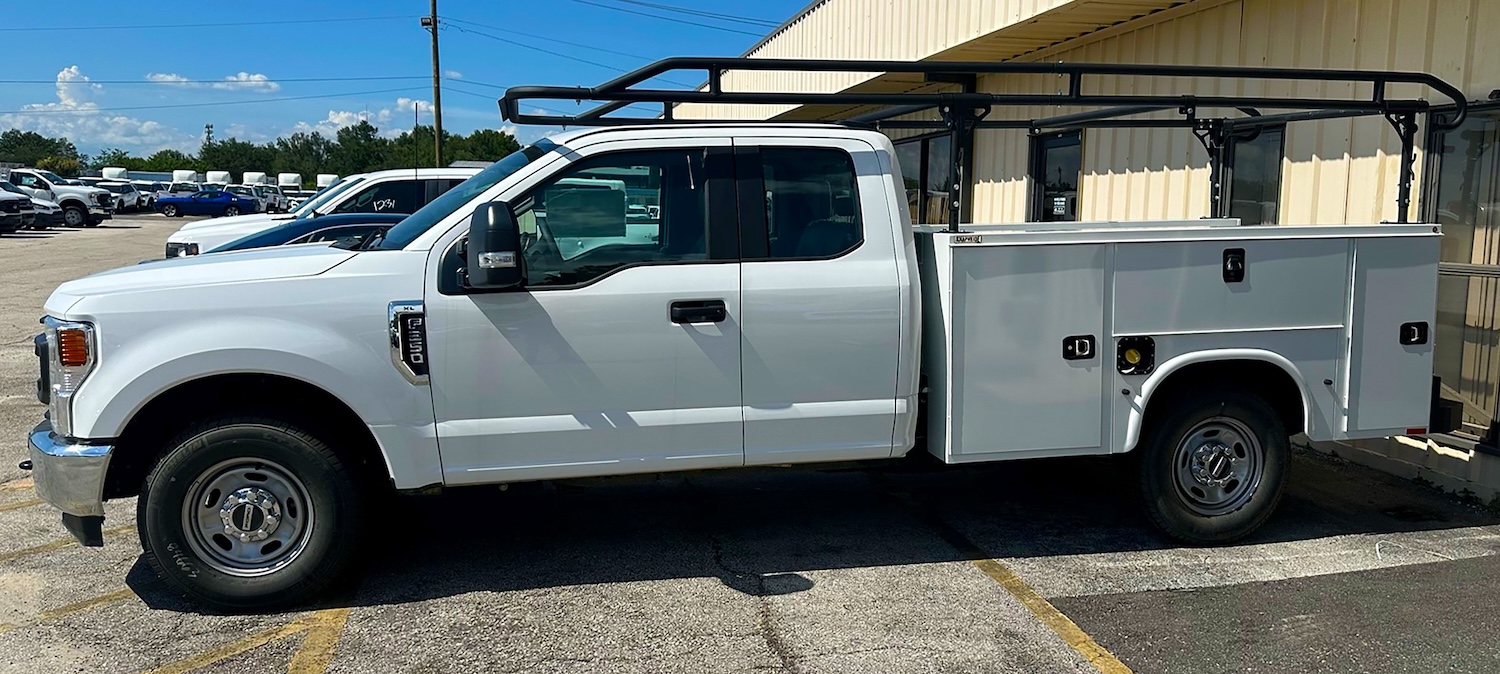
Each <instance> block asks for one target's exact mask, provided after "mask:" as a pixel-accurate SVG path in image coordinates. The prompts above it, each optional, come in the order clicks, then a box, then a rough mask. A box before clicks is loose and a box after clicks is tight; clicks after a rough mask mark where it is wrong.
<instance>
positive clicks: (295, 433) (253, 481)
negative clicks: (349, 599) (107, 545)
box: [136, 418, 361, 611]
mask: <svg viewBox="0 0 1500 674" xmlns="http://www.w3.org/2000/svg"><path fill="white" fill-rule="evenodd" d="M169 446H170V447H173V449H172V450H171V451H169V452H167V454H166V455H165V456H164V457H162V459H161V460H160V461H159V462H158V463H157V464H156V466H155V467H154V468H153V469H152V470H151V473H150V474H149V475H147V476H146V481H145V484H144V485H143V486H142V488H141V495H140V502H139V504H138V509H137V513H136V522H137V527H138V529H139V532H140V538H141V547H142V548H144V549H145V558H146V561H147V562H148V563H149V564H150V565H151V568H152V569H154V570H155V571H156V573H157V574H158V575H160V576H161V578H162V579H163V580H164V581H166V582H167V583H168V584H169V585H171V586H173V587H175V588H177V589H179V590H181V591H182V592H184V593H186V594H187V595H188V596H189V597H191V598H193V599H195V600H197V601H200V602H202V603H204V604H207V605H210V606H213V607H215V608H218V609H222V610H231V611H243V610H259V609H268V608H275V607H284V606H289V605H292V604H299V603H304V602H308V601H311V600H312V599H314V598H315V597H317V595H318V594H319V593H321V592H322V591H323V590H325V589H327V588H328V586H329V585H330V584H331V583H333V582H335V581H336V580H338V579H340V578H341V577H342V576H343V574H344V572H345V570H346V569H347V568H348V566H349V565H350V563H351V562H352V561H353V558H354V552H355V550H356V549H357V548H358V547H359V546H358V545H356V544H355V541H356V540H357V537H358V532H359V531H360V520H361V511H360V506H361V494H360V491H359V489H358V487H357V486H356V484H355V482H354V480H353V479H352V478H351V477H350V475H351V471H350V469H349V467H348V466H347V465H346V463H345V462H344V461H343V460H341V459H340V457H339V456H338V455H337V454H336V453H335V452H334V451H333V450H332V448H330V447H329V445H328V444H327V443H326V442H324V441H323V440H321V439H319V438H318V437H316V436H314V435H313V434H311V433H308V432H307V431H305V430H302V429H300V428H298V427H296V426H293V425H290V424H287V423H285V422H282V421H277V420H273V419H262V418H224V419H217V420H212V421H209V422H206V423H204V424H201V425H199V426H196V427H194V428H193V429H190V430H189V431H187V432H185V433H183V434H181V435H179V436H178V438H177V440H176V441H174V442H173V443H171V444H170V445H169ZM225 473H227V474H229V475H230V476H231V477H227V478H224V479H215V478H214V477H213V476H214V475H220V474H225ZM240 473H243V474H244V477H240V476H239V474H240ZM257 474H259V479H258V481H257V478H256V475H257ZM288 477H289V478H290V481H288ZM242 479H243V480H248V481H244V482H240V480H242ZM237 484H243V485H244V486H242V487H234V485H237ZM277 486H281V487H283V488H286V489H289V490H290V493H291V494H292V496H291V497H285V496H283V497H282V498H279V499H272V500H270V501H269V504H275V505H276V508H275V509H273V508H271V507H269V505H268V503H267V502H266V501H264V500H262V501H261V502H260V503H261V505H257V506H253V507H251V508H245V504H244V503H243V502H240V501H235V500H234V499H235V498H236V497H242V496H243V495H249V496H250V498H252V499H255V498H262V499H263V496H257V495H256V494H257V492H258V490H261V488H264V490H268V491H261V492H260V493H262V494H264V493H272V494H274V493H276V492H277V491H278V489H277ZM220 487H222V489H220ZM298 488H300V491H299V490H298ZM225 490H228V491H225ZM298 495H300V496H298ZM302 501H305V502H302ZM200 508H201V509H202V510H200ZM242 510H243V511H244V512H243V513H242V512H241V511H242ZM252 511H256V512H258V513H259V515H258V517H259V519H255V518H256V517H257V515H256V512H252ZM221 513H222V514H221ZM268 513H277V514H278V520H279V521H277V522H276V523H274V524H269V522H270V520H269V519H268ZM242 515H244V517H245V519H243V521H244V522H246V523H247V524H246V525H245V527H246V528H247V529H249V528H251V527H260V528H258V529H251V530H250V532H249V535H251V536H254V535H262V534H264V535H268V536H269V538H267V537H264V536H263V537H262V538H261V539H259V540H255V542H252V543H247V544H244V545H238V544H236V543H235V542H234V541H233V540H231V539H230V538H229V537H228V536H225V535H222V534H233V533H236V532H239V531H240V530H236V531H235V532H231V531H230V529H229V524H227V523H228V522H229V521H231V520H234V521H239V520H237V519H236V518H240V517H241V516H242ZM216 517H217V518H225V517H227V519H224V522H225V524H224V525H223V527H224V528H223V532H222V534H220V535H214V534H213V533H211V532H212V527H214V526H217V525H214V524H213V523H212V521H213V519H214V518H216ZM204 520H208V524H207V525H205V524H204V523H203V522H204ZM283 526H285V527H292V528H293V529H294V531H292V530H289V531H287V532H282V533H281V534H278V533H277V532H280V531H281V528H282V527H283ZM266 527H270V528H271V531H270V532H269V533H267V532H266V531H265V528H266ZM278 536H286V537H288V539H287V540H286V542H285V544H284V546H283V545H277V546H276V547H275V548H272V553H269V554H270V555H272V556H271V557H268V558H267V559H265V560H263V561H261V560H250V561H248V562H247V561H245V560H243V559H234V557H235V554H234V553H232V552H230V550H231V549H233V550H235V551H240V552H242V553H243V552H248V553H250V554H264V553H265V548H267V547H270V541H276V540H280V539H279V537H278ZM219 539H223V540H222V541H221V540H219ZM260 540H265V541H267V542H266V543H261V542H259V541H260ZM210 546H218V548H220V549H222V551H215V550H214V549H213V548H211V547H210ZM257 546H259V547H257ZM237 564H238V566H237Z"/></svg>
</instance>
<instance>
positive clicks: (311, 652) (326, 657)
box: [145, 608, 349, 674]
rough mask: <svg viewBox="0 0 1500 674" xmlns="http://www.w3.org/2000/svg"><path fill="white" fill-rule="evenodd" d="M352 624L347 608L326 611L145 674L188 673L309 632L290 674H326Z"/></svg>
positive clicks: (288, 671)
mask: <svg viewBox="0 0 1500 674" xmlns="http://www.w3.org/2000/svg"><path fill="white" fill-rule="evenodd" d="M348 621H349V609H347V608H329V609H323V610H321V611H317V612H315V613H313V614H311V615H309V616H307V617H305V618H301V619H298V620H293V621H292V622H289V623H287V624H285V625H282V626H280V627H272V628H270V629H266V630H262V631H260V632H256V633H255V634H252V635H250V636H248V637H245V638H243V639H240V640H239V641H234V642H230V643H227V644H224V645H223V646H219V647H218V648H214V649H211V650H207V651H204V652H202V653H199V654H197V655H192V656H189V657H187V658H184V659H182V660H178V661H177V662H174V663H172V664H170V665H165V666H162V667H158V668H156V669H153V670H150V671H148V672H146V673H145V674H185V673H186V672H191V671H193V670H196V669H202V668H204V667H207V666H209V665H212V664H214V663H217V662H221V661H223V660H228V659H229V658H232V657H234V656H236V655H239V654H241V653H244V652H246V651H250V650H254V649H256V648H260V647H261V646H264V645H266V644H269V643H271V642H272V641H277V640H280V639H286V638H288V637H292V636H295V635H296V634H297V633H299V632H306V633H307V636H305V637H303V639H302V645H301V646H300V647H298V649H297V652H296V653H295V654H293V655H292V661H291V663H290V664H288V665H287V668H286V671H287V674H323V673H324V672H326V671H328V665H329V664H330V663H332V662H333V652H334V650H335V649H336V648H337V647H338V644H339V637H340V636H341V635H342V634H343V632H344V624H345V623H347V622H348Z"/></svg>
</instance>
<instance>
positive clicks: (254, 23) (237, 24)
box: [0, 15, 412, 33]
mask: <svg viewBox="0 0 1500 674" xmlns="http://www.w3.org/2000/svg"><path fill="white" fill-rule="evenodd" d="M411 18H412V16H411V15H402V16H353V17H345V18H339V19H286V20H283V21H234V22H230V23H225V22H223V21H218V22H214V23H154V24H149V25H136V26H37V27H33V28H15V27H5V28H0V32H19V31H25V32H28V33H35V32H41V31H66V30H149V29H153V28H245V27H250V26H285V25H291V24H304V23H349V22H354V21H390V20H393V19H402V20H410V19H411Z"/></svg>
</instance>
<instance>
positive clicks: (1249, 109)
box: [500, 57, 1468, 230]
mask: <svg viewBox="0 0 1500 674" xmlns="http://www.w3.org/2000/svg"><path fill="white" fill-rule="evenodd" d="M693 70H701V71H703V72H704V73H705V74H706V79H705V81H704V84H703V85H701V86H699V87H698V88H696V89H660V88H651V87H647V86H645V85H646V84H647V83H648V82H649V81H650V80H652V79H655V78H658V77H661V76H663V75H667V74H669V73H674V72H677V71H693ZM733 71H763V72H764V71H774V72H804V73H806V72H814V73H830V72H843V73H908V74H918V75H922V77H923V82H922V83H920V84H921V85H922V86H925V85H926V84H949V85H957V86H959V87H960V89H961V90H960V91H908V92H849V91H845V92H832V93H818V92H787V91H725V90H724V86H723V83H724V82H723V81H724V74H725V73H727V72H733ZM980 75H1056V76H1058V77H1060V78H1064V79H1065V80H1066V82H1065V83H1064V84H1065V86H1062V87H1058V92H1055V93H1005V94H1000V93H986V92H981V91H978V90H977V89H978V87H977V82H978V77H979V76H980ZM1085 77H1165V78H1206V79H1217V80H1225V79H1229V80H1246V81H1255V80H1258V81H1267V80H1271V81H1298V82H1322V83H1342V84H1352V85H1364V86H1351V87H1349V90H1350V91H1351V93H1350V95H1349V96H1344V97H1321V96H1296V95H1292V96H1225V95H1214V96H1200V95H1195V94H1178V95H1163V94H1152V93H1147V94H1100V93H1084V86H1083V85H1084V78H1085ZM1394 84H1402V85H1419V86H1425V87H1427V88H1428V89H1430V90H1432V91H1433V92H1435V93H1436V94H1438V95H1441V97H1443V98H1446V99H1448V100H1449V101H1451V103H1452V105H1453V112H1452V113H1451V114H1446V115H1444V116H1443V117H1442V118H1441V119H1439V120H1438V121H1437V122H1436V125H1437V126H1438V128H1441V129H1452V128H1456V127H1457V126H1458V125H1459V124H1462V123H1463V120H1464V118H1465V116H1466V114H1467V110H1468V102H1467V101H1466V99H1465V98H1464V94H1463V92H1462V91H1460V90H1459V89H1458V88H1457V87H1454V86H1453V85H1451V84H1449V83H1447V82H1445V81H1443V80H1442V79H1440V78H1438V77H1436V76H1434V75H1431V74H1428V73H1420V72H1401V71H1382V70H1333V69H1318V68H1257V67H1243V66H1190V65H1156V64H1113V63H1043V62H1010V61H1006V62H985V61H863V60H848V59H828V60H821V59H751V58H718V57H676V58H667V59H662V60H660V61H656V62H655V63H651V64H649V65H646V66H644V67H641V68H639V69H637V70H634V71H632V72H629V73H626V74H624V75H621V76H620V77H617V78H615V79H613V80H610V81H608V82H605V83H604V84H601V85H599V86H596V87H558V86H520V87H511V88H509V89H506V91H505V95H504V96H503V97H502V98H501V99H500V114H501V117H503V118H504V119H505V120H507V121H510V122H513V123H516V124H540V125H556V126H623V125H641V124H684V123H717V124H753V123H755V122H756V120H743V119H678V118H676V117H675V116H674V114H673V106H674V105H678V104H685V103H706V104H711V103H719V104H745V105H836V106H845V113H830V114H831V115H833V116H835V117H836V118H835V119H825V120H822V121H827V122H835V123H843V124H850V125H863V126H867V127H871V128H876V129H932V130H946V131H948V132H949V133H950V134H951V136H952V141H953V144H952V147H953V148H955V151H954V152H953V153H952V154H951V161H952V162H953V166H952V167H951V170H952V175H953V176H954V187H955V189H954V191H955V195H954V198H953V199H951V200H950V203H949V212H948V220H949V223H948V224H949V228H950V229H954V230H956V229H957V227H958V222H959V212H960V206H959V204H960V199H961V198H963V197H962V195H961V194H960V191H961V190H962V185H964V180H963V172H964V168H965V166H967V164H968V161H969V160H968V158H967V157H966V155H967V154H969V152H970V148H971V147H972V140H973V133H974V131H975V130H976V129H1020V130H1030V131H1032V132H1033V133H1036V132H1041V131H1044V130H1063V129H1078V128H1101V127H1104V128H1185V129H1190V130H1191V131H1192V132H1193V135H1194V136H1196V137H1197V138H1198V140H1199V142H1200V143H1202V144H1203V147H1204V149H1206V150H1207V151H1208V154H1209V160H1210V162H1209V169H1210V183H1211V191H1212V195H1211V200H1210V204H1211V211H1212V213H1211V217H1223V216H1224V215H1225V213H1226V212H1227V207H1228V205H1227V204H1226V203H1225V202H1224V201H1225V200H1224V199H1223V198H1222V196H1223V184H1224V183H1225V182H1226V180H1225V169H1226V167H1225V166H1224V152H1223V150H1224V147H1225V145H1226V144H1227V142H1228V140H1229V139H1230V137H1231V136H1233V135H1236V134H1239V135H1240V136H1244V135H1247V134H1248V135H1254V134H1256V133H1259V129H1261V128H1263V127H1266V126H1271V125H1280V124H1287V123H1291V122H1301V121H1312V120H1319V119H1338V118H1348V117H1363V116H1373V115H1380V116H1382V117H1384V118H1385V119H1386V120H1387V121H1388V122H1389V123H1390V124H1391V125H1392V126H1393V127H1394V128H1395V130H1396V133H1397V135H1398V136H1399V137H1400V139H1401V169H1400V175H1399V178H1398V183H1399V184H1398V190H1397V214H1398V215H1397V222H1406V221H1407V213H1408V212H1409V211H1410V205H1411V188H1412V181H1413V180H1414V178H1415V175H1414V173H1413V171H1412V164H1413V163H1414V161H1415V140H1416V133H1417V128H1418V127H1417V115H1418V114H1419V113H1423V112H1427V111H1428V110H1429V109H1430V108H1431V104H1430V103H1429V102H1428V101H1427V100H1426V99H1423V98H1407V99H1399V98H1390V97H1388V96H1387V89H1388V88H1389V87H1390V85H1394ZM919 88H921V87H919ZM1361 89H1363V92H1362V93H1365V94H1368V95H1367V96H1363V97H1361V96H1359V95H1357V93H1361V92H1360V91H1359V90H1361ZM537 100H555V101H569V102H575V103H582V102H584V101H592V102H598V103H601V105H599V106H597V107H594V108H592V109H589V110H585V111H582V112H579V113H576V114H564V113H551V112H547V111H546V110H543V111H542V112H543V113H545V114H533V113H527V112H523V111H522V109H523V106H524V104H525V103H526V102H528V101H537ZM639 103H652V104H659V105H660V106H661V113H660V115H659V116H656V117H630V116H620V115H616V114H614V113H617V112H619V111H620V110H623V109H624V108H626V107H627V106H630V105H634V104H639ZM871 106H883V109H879V110H875V111H872V112H869V111H867V112H863V113H860V114H853V115H847V116H844V115H845V114H846V113H847V111H848V110H850V109H853V110H859V109H861V108H869V107H871ZM1022 106H1069V107H1082V108H1093V109H1092V110H1087V111H1084V112H1080V113H1073V114H1066V115H1058V116H1053V117H1032V118H1010V119H990V118H989V116H990V113H991V111H992V110H993V109H994V108H997V107H999V108H1019V107H1022ZM930 109H936V110H937V111H938V112H939V113H940V114H941V119H938V120H902V119H894V118H896V117H900V116H903V115H908V114H911V113H915V112H921V111H924V110H930ZM1207 109H1220V110H1226V111H1227V110H1234V111H1237V112H1239V113H1240V114H1241V115H1243V116H1237V117H1230V116H1219V117H1203V116H1200V115H1199V111H1200V110H1207ZM1262 109H1266V110H1276V111H1279V112H1278V113H1277V114H1269V115H1268V114H1262V113H1261V110H1262ZM1172 110H1175V111H1177V113H1178V114H1179V115H1180V116H1181V117H1180V118H1160V117H1153V118H1140V117H1136V116H1137V115H1142V114H1149V113H1156V112H1162V111H1172Z"/></svg>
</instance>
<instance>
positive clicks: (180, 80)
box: [146, 73, 192, 86]
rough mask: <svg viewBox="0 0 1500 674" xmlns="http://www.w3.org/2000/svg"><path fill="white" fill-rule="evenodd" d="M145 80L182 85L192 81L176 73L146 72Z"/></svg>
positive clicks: (188, 84)
mask: <svg viewBox="0 0 1500 674" xmlns="http://www.w3.org/2000/svg"><path fill="white" fill-rule="evenodd" d="M146 81H147V82H159V83H161V84H180V85H182V86H191V85H192V82H190V81H188V78H186V77H183V76H181V75H178V74H177V73H146Z"/></svg>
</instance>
